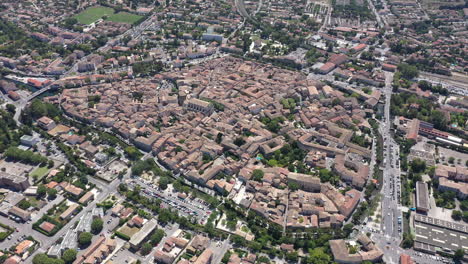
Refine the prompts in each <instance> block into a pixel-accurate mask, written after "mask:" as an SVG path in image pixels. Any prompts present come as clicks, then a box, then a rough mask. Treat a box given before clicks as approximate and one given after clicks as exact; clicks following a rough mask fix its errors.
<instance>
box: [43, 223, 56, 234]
mask: <svg viewBox="0 0 468 264" xmlns="http://www.w3.org/2000/svg"><path fill="white" fill-rule="evenodd" d="M39 228H40V229H42V230H44V231H46V232H47V233H50V232H52V230H54V228H55V225H54V224H52V223H50V222H47V221H44V222H42V224H40V225H39Z"/></svg>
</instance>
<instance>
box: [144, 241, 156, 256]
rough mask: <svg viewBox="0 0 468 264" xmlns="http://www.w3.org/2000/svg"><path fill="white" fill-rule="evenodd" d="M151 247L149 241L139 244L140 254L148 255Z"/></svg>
mask: <svg viewBox="0 0 468 264" xmlns="http://www.w3.org/2000/svg"><path fill="white" fill-rule="evenodd" d="M152 249H153V247H152V246H151V244H150V243H144V244H143V246H141V254H142V255H148V254H149V253H150V252H151V250H152Z"/></svg>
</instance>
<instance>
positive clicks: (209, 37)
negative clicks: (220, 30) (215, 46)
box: [202, 33, 224, 42]
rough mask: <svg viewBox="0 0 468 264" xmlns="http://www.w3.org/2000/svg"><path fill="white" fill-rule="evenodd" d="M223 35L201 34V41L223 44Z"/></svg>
mask: <svg viewBox="0 0 468 264" xmlns="http://www.w3.org/2000/svg"><path fill="white" fill-rule="evenodd" d="M223 39H224V38H223V35H219V34H211V33H203V35H202V40H203V41H218V42H223Z"/></svg>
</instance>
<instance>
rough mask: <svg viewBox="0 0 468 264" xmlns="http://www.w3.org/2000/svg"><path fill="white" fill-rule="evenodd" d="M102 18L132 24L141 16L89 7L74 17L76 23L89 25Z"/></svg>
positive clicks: (105, 8)
mask: <svg viewBox="0 0 468 264" xmlns="http://www.w3.org/2000/svg"><path fill="white" fill-rule="evenodd" d="M104 16H106V20H108V21H112V22H120V23H128V24H134V23H136V22H137V21H138V20H139V19H140V18H142V16H139V15H135V14H131V13H128V12H119V13H114V9H112V8H110V7H103V6H94V7H89V8H87V9H86V10H84V11H82V12H81V13H79V14H78V15H76V16H75V18H76V20H78V23H80V24H85V25H89V24H91V23H94V22H96V21H97V20H98V19H100V18H103V17H104Z"/></svg>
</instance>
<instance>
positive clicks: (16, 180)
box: [0, 171, 31, 191]
mask: <svg viewBox="0 0 468 264" xmlns="http://www.w3.org/2000/svg"><path fill="white" fill-rule="evenodd" d="M30 185H31V184H30V183H29V180H28V178H27V177H26V176H23V175H12V174H9V173H6V172H4V171H0V186H2V187H8V188H11V189H13V190H16V191H24V190H26V189H27V188H28V187H29V186H30Z"/></svg>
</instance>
